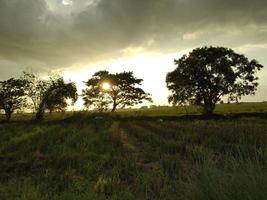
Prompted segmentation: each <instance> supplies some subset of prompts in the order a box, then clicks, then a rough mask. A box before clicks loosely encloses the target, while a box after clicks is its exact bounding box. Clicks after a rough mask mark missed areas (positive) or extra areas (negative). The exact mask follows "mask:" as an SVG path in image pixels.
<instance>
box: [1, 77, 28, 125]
mask: <svg viewBox="0 0 267 200" xmlns="http://www.w3.org/2000/svg"><path fill="white" fill-rule="evenodd" d="M26 84H27V83H26V81H25V80H23V79H14V78H11V79H8V80H6V81H1V82H0V109H2V110H4V112H5V116H6V120H7V121H9V120H10V118H11V115H12V113H13V112H14V111H15V110H19V109H21V108H22V107H23V106H24V105H25V101H26V99H25V86H26Z"/></svg>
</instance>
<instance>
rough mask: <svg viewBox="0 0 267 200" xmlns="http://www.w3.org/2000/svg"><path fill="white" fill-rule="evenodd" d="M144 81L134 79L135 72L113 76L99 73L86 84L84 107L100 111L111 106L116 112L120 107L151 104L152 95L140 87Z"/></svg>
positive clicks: (105, 72)
mask: <svg viewBox="0 0 267 200" xmlns="http://www.w3.org/2000/svg"><path fill="white" fill-rule="evenodd" d="M142 81H143V80H142V79H137V78H136V77H134V75H133V72H122V73H116V74H111V73H109V72H107V71H99V72H97V73H95V74H94V75H93V77H92V78H91V79H89V80H88V81H87V82H85V84H86V86H87V88H86V89H85V90H83V100H84V105H85V106H86V107H90V106H93V107H97V108H98V110H100V111H102V110H103V108H107V107H109V106H110V105H111V107H112V109H111V111H112V112H115V110H116V109H117V108H118V107H120V108H124V107H126V106H133V105H136V104H139V103H142V102H143V101H144V100H147V101H150V102H151V101H152V99H151V97H150V94H149V93H145V92H144V90H143V89H142V88H140V87H138V85H141V83H142Z"/></svg>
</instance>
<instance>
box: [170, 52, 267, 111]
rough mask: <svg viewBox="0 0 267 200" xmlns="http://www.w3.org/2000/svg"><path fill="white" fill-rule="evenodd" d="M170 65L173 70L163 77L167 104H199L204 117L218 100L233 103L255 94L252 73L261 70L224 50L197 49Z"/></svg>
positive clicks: (254, 81)
mask: <svg viewBox="0 0 267 200" xmlns="http://www.w3.org/2000/svg"><path fill="white" fill-rule="evenodd" d="M174 62H175V65H176V66H177V68H176V69H175V70H174V71H172V72H169V73H168V74H167V77H166V82H167V88H168V89H169V90H170V91H171V95H170V96H169V102H171V103H173V104H174V105H176V104H186V103H192V104H195V105H200V106H202V107H203V114H205V115H210V114H212V113H213V111H214V108H215V105H216V103H217V102H218V101H220V100H221V98H222V97H225V96H226V97H228V99H229V101H233V100H237V99H240V98H241V96H244V95H249V94H255V91H256V89H257V86H258V82H257V80H258V77H257V76H256V72H257V71H259V70H260V69H261V68H262V67H263V66H262V65H261V64H259V63H258V62H257V61H256V60H249V59H248V58H247V57H245V56H244V55H241V54H238V53H235V52H234V51H233V50H232V49H228V48H224V47H203V48H197V49H194V50H193V51H192V52H190V53H189V54H188V55H184V56H182V57H181V58H180V59H178V60H175V61H174Z"/></svg>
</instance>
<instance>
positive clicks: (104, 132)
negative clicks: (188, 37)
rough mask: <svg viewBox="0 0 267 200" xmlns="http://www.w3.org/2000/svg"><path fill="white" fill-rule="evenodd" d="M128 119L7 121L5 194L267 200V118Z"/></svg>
mask: <svg viewBox="0 0 267 200" xmlns="http://www.w3.org/2000/svg"><path fill="white" fill-rule="evenodd" d="M265 105H266V104H265ZM236 106H237V105H236ZM261 109H266V107H264V108H261ZM254 111H255V109H254ZM134 112H135V111H133V112H132V113H134ZM262 113H263V114H264V112H262ZM121 116H122V115H121ZM125 116H127V115H125V114H124V115H123V116H122V117H116V116H113V115H101V116H95V115H89V114H85V113H76V114H74V115H73V116H68V117H67V118H65V119H62V120H59V119H58V120H50V121H46V122H39V123H32V122H30V121H29V122H27V121H17V122H13V123H10V124H8V123H3V124H1V125H0V127H1V128H0V199H25V200H26V199H27V200H29V199H40V200H42V199H49V200H50V199H52V200H53V199H64V200H66V199H123V200H126V199H205V200H206V199H216V200H220V199H222V200H226V199H242V200H246V199H266V196H267V174H266V171H267V135H266V134H267V123H266V122H267V119H266V118H264V117H259V116H258V115H256V114H255V116H254V117H251V116H252V115H249V117H242V116H239V117H236V118H231V116H230V115H229V117H228V118H225V119H217V120H215V119H210V120H207V119H206V120H203V119H198V118H197V117H195V118H191V119H190V120H187V119H185V118H183V117H180V118H179V117H178V118H175V119H172V118H164V117H160V118H159V117H147V118H146V120H144V118H142V117H141V118H140V117H134V116H129V117H125Z"/></svg>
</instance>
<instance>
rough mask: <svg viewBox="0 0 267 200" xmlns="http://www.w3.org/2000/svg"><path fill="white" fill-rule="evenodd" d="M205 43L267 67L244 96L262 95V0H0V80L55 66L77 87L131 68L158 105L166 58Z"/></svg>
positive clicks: (266, 91)
mask: <svg viewBox="0 0 267 200" xmlns="http://www.w3.org/2000/svg"><path fill="white" fill-rule="evenodd" d="M204 45H208V46H209V45H213V46H225V47H230V48H233V49H234V50H235V51H236V52H238V53H243V54H245V55H247V56H248V57H249V58H251V59H252V58H255V59H257V60H258V61H259V62H260V63H261V64H263V65H264V66H266V67H265V69H263V70H262V71H261V72H260V73H259V76H260V86H259V89H258V92H257V94H256V96H253V97H246V98H244V100H246V101H263V100H267V1H266V0H253V1H252V0H0V79H6V78H9V77H11V76H19V74H21V72H22V71H23V70H25V69H31V70H33V71H37V72H39V73H44V72H48V71H52V70H58V71H60V72H61V73H63V74H64V76H65V77H66V78H67V79H72V80H73V81H76V82H77V85H78V87H79V88H80V89H81V88H82V87H83V84H82V81H84V80H87V79H88V78H90V76H91V75H92V74H93V73H94V72H96V71H98V70H100V69H107V70H109V71H112V72H120V71H123V70H131V71H134V73H135V75H136V76H138V77H140V78H143V79H144V84H143V85H144V89H146V91H147V92H150V93H152V95H153V98H154V100H155V104H159V103H160V104H164V103H166V102H167V101H166V97H167V95H168V91H167V90H166V89H165V88H166V86H165V85H166V84H165V75H166V73H167V72H168V71H171V70H173V69H174V67H175V66H174V65H173V60H174V59H175V58H179V57H180V56H181V55H182V54H184V53H187V52H188V51H190V50H192V49H193V48H195V47H201V46H204Z"/></svg>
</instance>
